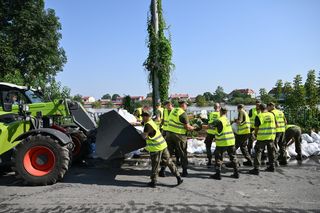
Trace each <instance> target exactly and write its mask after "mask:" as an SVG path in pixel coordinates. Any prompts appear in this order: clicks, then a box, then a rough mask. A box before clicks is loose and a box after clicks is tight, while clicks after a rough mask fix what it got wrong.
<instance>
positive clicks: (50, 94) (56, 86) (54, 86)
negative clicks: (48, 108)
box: [43, 78, 71, 101]
mask: <svg viewBox="0 0 320 213" xmlns="http://www.w3.org/2000/svg"><path fill="white" fill-rule="evenodd" d="M43 90H44V91H43V94H44V98H45V100H46V101H52V100H56V99H66V98H70V97H71V96H70V92H71V90H70V88H68V87H66V86H61V82H57V81H56V80H55V79H54V78H53V79H51V82H50V84H48V85H46V86H45V88H44V89H43Z"/></svg>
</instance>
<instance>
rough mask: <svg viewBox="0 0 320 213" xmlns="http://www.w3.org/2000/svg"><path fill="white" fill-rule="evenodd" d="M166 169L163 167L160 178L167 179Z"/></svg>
mask: <svg viewBox="0 0 320 213" xmlns="http://www.w3.org/2000/svg"><path fill="white" fill-rule="evenodd" d="M165 170H166V168H165V167H161V169H160V172H159V177H166V171H165Z"/></svg>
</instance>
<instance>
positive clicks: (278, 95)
mask: <svg viewBox="0 0 320 213" xmlns="http://www.w3.org/2000/svg"><path fill="white" fill-rule="evenodd" d="M282 94H283V82H282V80H278V81H277V83H276V91H275V98H276V99H277V101H279V99H280V98H281V96H282Z"/></svg>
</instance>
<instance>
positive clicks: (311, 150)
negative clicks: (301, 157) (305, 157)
mask: <svg viewBox="0 0 320 213" xmlns="http://www.w3.org/2000/svg"><path fill="white" fill-rule="evenodd" d="M304 150H305V151H306V153H308V154H309V156H316V155H319V154H320V149H319V146H318V144H317V143H308V145H307V146H305V147H304Z"/></svg>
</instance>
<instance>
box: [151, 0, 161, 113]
mask: <svg viewBox="0 0 320 213" xmlns="http://www.w3.org/2000/svg"><path fill="white" fill-rule="evenodd" d="M151 4H152V11H151V20H152V24H153V28H154V31H155V35H156V40H158V32H159V15H158V0H151ZM158 55H159V53H158V52H157V53H156V57H155V61H154V64H155V69H154V70H153V76H152V77H153V81H152V105H153V113H156V104H157V103H158V102H160V92H159V78H158V70H159V64H158Z"/></svg>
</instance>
